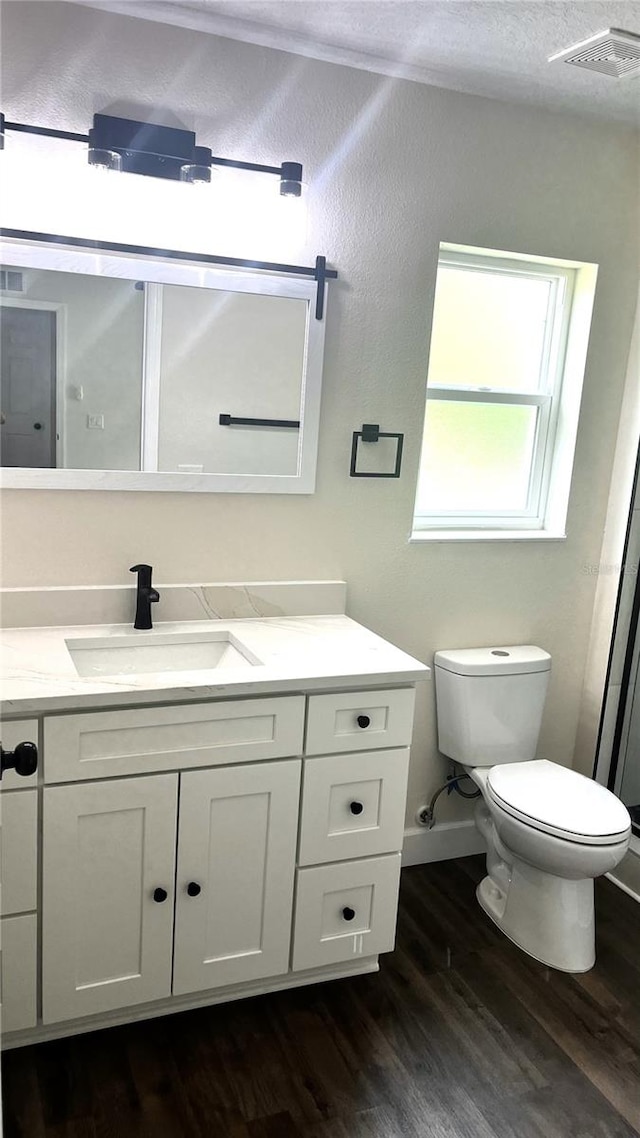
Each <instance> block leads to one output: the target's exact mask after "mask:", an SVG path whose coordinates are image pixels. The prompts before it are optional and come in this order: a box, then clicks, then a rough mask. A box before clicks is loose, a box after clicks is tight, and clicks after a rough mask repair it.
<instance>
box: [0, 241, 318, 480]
mask: <svg viewBox="0 0 640 1138" xmlns="http://www.w3.org/2000/svg"><path fill="white" fill-rule="evenodd" d="M0 261H1V263H2V265H1V275H0V318H1V322H2V323H1V328H0V344H1V366H0V423H1V426H0V479H1V482H2V485H4V486H7V487H23V488H35V487H42V488H46V489H56V488H59V489H101V490H105V489H118V490H127V489H129V490H173V491H175V490H196V491H226V492H246V493H252V492H253V493H255V492H259V493H269V492H271V493H312V492H313V489H314V483H315V464H316V450H317V437H318V419H319V410H320V387H321V376H322V353H323V343H324V321H323V320H317V319H315V312H314V307H315V299H316V283H315V281H314V280H306V279H297V278H294V277H291V276H285V275H284V274H283V275H275V274H269V275H267V274H266V273H257V272H256V273H253V272H251V273H249V272H245V271H242V272H240V271H235V270H233V271H229V270H226V269H220V268H217V267H208V266H206V265H203V264H202V263H201V262H197V263H189V262H188V261H187V260H186V259H185V260H181V259H178V258H176V259H172V260H170V261H169V260H163V259H162V258H161V257H155V256H153V255H147V256H142V255H137V254H136V255H135V256H132V255H129V254H121V253H117V252H109V253H103V252H99V251H97V250H91V249H77V248H70V247H65V246H61V245H56V244H53V243H52V244H44V243H42V242H40V243H39V242H29V241H26V240H20V241H9V240H7V239H4V240H3V241H2V242H1V244H0Z"/></svg>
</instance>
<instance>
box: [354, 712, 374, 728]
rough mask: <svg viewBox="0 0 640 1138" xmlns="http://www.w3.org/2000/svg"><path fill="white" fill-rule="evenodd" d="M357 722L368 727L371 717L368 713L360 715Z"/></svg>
mask: <svg viewBox="0 0 640 1138" xmlns="http://www.w3.org/2000/svg"><path fill="white" fill-rule="evenodd" d="M356 723H357V724H358V727H363V728H364V727H368V726H369V724H370V723H371V718H370V717H369V716H368V715H359V716H358V718H357V719H356Z"/></svg>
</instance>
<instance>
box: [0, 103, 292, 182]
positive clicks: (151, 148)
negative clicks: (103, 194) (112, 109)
mask: <svg viewBox="0 0 640 1138" xmlns="http://www.w3.org/2000/svg"><path fill="white" fill-rule="evenodd" d="M5 130H14V131H19V132H21V133H23V134H38V135H44V136H46V137H47V138H62V139H66V140H67V141H71V142H83V143H85V144H88V147H89V149H88V154H87V157H88V161H89V165H90V166H95V167H98V168H100V169H103V170H113V171H118V172H123V173H125V174H126V173H129V174H145V175H150V176H151V177H154V178H170V179H172V180H174V181H181V182H188V183H191V184H197V183H203V182H204V183H207V182H210V181H211V172H212V169H213V168H214V167H220V166H228V167H232V168H233V169H235V170H250V171H255V172H256V173H260V174H273V175H275V176H276V177H277V178H278V180H279V183H280V194H281V195H282V196H283V197H294V198H299V197H300V196H301V195H302V188H303V181H302V166H301V164H300V163H299V162H283V163H282V164H281V165H280V166H265V165H263V164H262V163H259V162H240V161H238V160H236V159H234V158H219V157H216V156H215V155H213V154H212V153H211V150H210V149H209V147H208V146H198V145H197V144H196V136H195V134H194V133H193V131H191V130H183V129H182V128H179V127H172V126H160V125H159V124H157V123H151V122H140V121H138V120H136V119H121V118H116V117H115V116H114V115H102V114H96V115H94V116H93V126H92V127H91V130H90V131H89V133H88V134H77V133H76V132H74V131H68V130H55V129H53V128H50V127H44V126H32V125H30V124H28V123H17V122H6V121H5V118H4V115H0V149H2V147H3V145H4V131H5Z"/></svg>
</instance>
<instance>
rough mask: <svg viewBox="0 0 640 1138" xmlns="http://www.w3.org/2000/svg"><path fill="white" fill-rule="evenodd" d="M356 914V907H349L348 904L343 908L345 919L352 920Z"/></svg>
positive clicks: (343, 917)
mask: <svg viewBox="0 0 640 1138" xmlns="http://www.w3.org/2000/svg"><path fill="white" fill-rule="evenodd" d="M355 915H356V911H355V909H351V908H349V906H348V905H346V906H345V908H344V909H343V910H342V919H343V921H352V920H353V918H354V917H355Z"/></svg>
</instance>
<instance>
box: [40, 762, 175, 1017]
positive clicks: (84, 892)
mask: <svg viewBox="0 0 640 1138" xmlns="http://www.w3.org/2000/svg"><path fill="white" fill-rule="evenodd" d="M177 795H178V776H177V775H175V774H167V775H154V776H152V777H146V778H131V779H114V780H113V781H112V782H95V783H90V782H88V783H81V784H75V785H72V786H59V787H47V788H45V791H44V807H43V816H44V833H43V866H44V868H43V923H42V934H43V1021H44V1023H56V1022H58V1021H59V1020H66V1019H75V1018H76V1017H77V1016H85V1015H92V1014H96V1013H99V1012H106V1011H110V1010H111V1009H114V1008H122V1007H128V1006H130V1005H131V1004H140V1003H144V1002H145V1001H147V1000H157V999H162V998H163V997H165V996H169V995H170V994H171V941H172V932H173V896H174V863H175V853H174V851H175V833H176V806H177Z"/></svg>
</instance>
